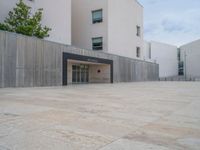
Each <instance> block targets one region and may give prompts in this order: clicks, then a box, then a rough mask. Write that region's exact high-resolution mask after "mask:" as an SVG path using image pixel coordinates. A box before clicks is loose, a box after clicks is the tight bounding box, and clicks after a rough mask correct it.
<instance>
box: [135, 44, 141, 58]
mask: <svg viewBox="0 0 200 150" xmlns="http://www.w3.org/2000/svg"><path fill="white" fill-rule="evenodd" d="M136 57H137V58H140V57H141V48H140V47H139V46H137V47H136Z"/></svg>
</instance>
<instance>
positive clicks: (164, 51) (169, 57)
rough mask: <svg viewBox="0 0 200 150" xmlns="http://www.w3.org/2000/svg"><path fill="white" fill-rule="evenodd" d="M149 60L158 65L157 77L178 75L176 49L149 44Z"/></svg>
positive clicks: (156, 43) (154, 43)
mask: <svg viewBox="0 0 200 150" xmlns="http://www.w3.org/2000/svg"><path fill="white" fill-rule="evenodd" d="M150 48H151V59H152V60H155V61H156V63H158V64H159V77H161V78H162V77H171V76H177V75H178V57H177V53H178V52H177V47H176V46H173V45H169V44H164V43H159V42H154V41H152V42H150Z"/></svg>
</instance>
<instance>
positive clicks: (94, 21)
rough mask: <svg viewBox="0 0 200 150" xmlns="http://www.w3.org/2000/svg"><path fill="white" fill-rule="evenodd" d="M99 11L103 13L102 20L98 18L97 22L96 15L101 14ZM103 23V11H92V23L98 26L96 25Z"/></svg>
mask: <svg viewBox="0 0 200 150" xmlns="http://www.w3.org/2000/svg"><path fill="white" fill-rule="evenodd" d="M99 11H101V18H98V19H96V20H95V18H94V13H95V12H99ZM102 22H103V9H97V10H93V11H92V23H93V24H96V23H102Z"/></svg>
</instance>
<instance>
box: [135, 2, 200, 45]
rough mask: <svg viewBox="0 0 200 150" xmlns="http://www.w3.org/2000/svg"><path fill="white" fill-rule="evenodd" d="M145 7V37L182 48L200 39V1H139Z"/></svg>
mask: <svg viewBox="0 0 200 150" xmlns="http://www.w3.org/2000/svg"><path fill="white" fill-rule="evenodd" d="M138 1H139V2H140V3H141V4H142V5H143V6H144V36H145V39H146V40H156V41H160V42H165V43H169V44H174V45H177V46H180V45H182V44H186V43H188V42H191V41H193V40H197V39H200V0H138Z"/></svg>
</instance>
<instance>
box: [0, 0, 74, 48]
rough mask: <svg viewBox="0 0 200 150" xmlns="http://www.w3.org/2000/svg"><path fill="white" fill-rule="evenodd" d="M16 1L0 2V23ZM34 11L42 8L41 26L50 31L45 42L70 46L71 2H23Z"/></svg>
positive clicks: (41, 0) (47, 0)
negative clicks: (46, 27) (48, 28)
mask: <svg viewBox="0 0 200 150" xmlns="http://www.w3.org/2000/svg"><path fill="white" fill-rule="evenodd" d="M17 2H18V0H0V22H3V21H4V20H5V17H7V16H8V12H9V11H10V10H12V9H13V7H15V4H16V3H17ZM24 2H25V3H26V4H28V5H29V6H31V7H32V8H33V11H34V10H37V9H38V8H43V9H44V10H43V18H42V25H46V26H48V27H50V28H51V29H52V31H50V37H48V38H46V39H47V40H50V41H54V42H58V43H63V44H69V45H70V44H71V0H57V1H50V0H33V1H30V0H24Z"/></svg>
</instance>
